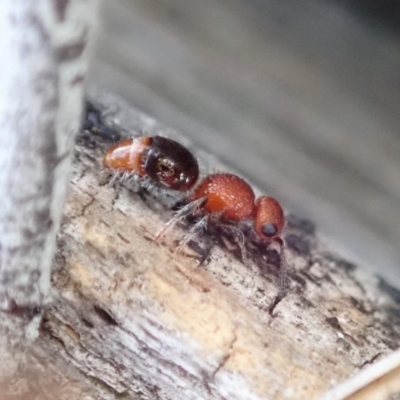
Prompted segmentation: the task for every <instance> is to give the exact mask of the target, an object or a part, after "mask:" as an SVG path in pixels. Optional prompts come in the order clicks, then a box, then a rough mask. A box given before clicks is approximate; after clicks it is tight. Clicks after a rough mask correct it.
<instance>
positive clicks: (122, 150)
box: [103, 136, 151, 176]
mask: <svg viewBox="0 0 400 400" xmlns="http://www.w3.org/2000/svg"><path fill="white" fill-rule="evenodd" d="M150 144H151V138H150V137H149V136H142V137H139V138H127V139H123V140H121V141H120V142H118V143H115V144H114V145H112V146H111V147H110V148H109V149H108V150H107V151H106V153H105V154H104V158H103V164H104V166H105V167H107V168H110V169H112V170H117V171H121V172H127V173H136V174H138V175H139V176H144V175H145V174H146V172H145V169H144V155H145V150H146V149H148V148H149V146H150Z"/></svg>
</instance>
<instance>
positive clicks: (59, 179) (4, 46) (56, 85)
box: [0, 0, 98, 376]
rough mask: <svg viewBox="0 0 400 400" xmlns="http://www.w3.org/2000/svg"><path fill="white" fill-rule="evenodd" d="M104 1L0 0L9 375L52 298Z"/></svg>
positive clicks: (2, 240) (0, 262)
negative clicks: (53, 270) (91, 56)
mask: <svg viewBox="0 0 400 400" xmlns="http://www.w3.org/2000/svg"><path fill="white" fill-rule="evenodd" d="M97 3H98V1H97V0H90V1H82V0H63V1H62V0H37V1H26V0H4V1H1V2H0V26H1V29H0V51H1V54H2V61H1V63H0V126H1V135H0V193H1V194H2V196H1V200H0V309H1V311H2V313H1V319H0V332H1V335H0V336H1V340H0V342H1V343H0V344H1V349H2V350H1V351H2V358H1V362H0V364H1V365H0V369H1V371H0V372H1V373H2V376H3V375H4V374H7V375H8V374H9V373H10V372H12V371H13V368H12V366H11V363H12V361H16V359H17V358H18V357H17V354H18V353H17V352H16V346H17V347H21V346H22V347H24V346H25V344H27V343H30V341H31V340H32V339H33V338H35V337H36V336H37V334H38V325H39V323H40V320H41V315H42V306H43V305H44V304H46V302H47V300H48V295H49V289H50V267H51V261H52V258H53V253H54V248H55V237H56V233H57V230H58V227H59V222H60V218H61V212H62V207H63V204H64V200H65V194H66V187H67V183H68V178H69V170H70V165H71V159H72V149H73V143H74V138H75V134H76V133H77V131H78V129H79V126H80V119H81V113H82V97H83V81H84V77H85V74H86V70H87V67H88V54H89V48H88V47H89V46H88V45H89V43H90V42H91V40H92V35H93V30H94V29H93V28H94V26H95V25H96V22H97V18H96V16H97V14H96V9H97ZM10 346H11V347H10ZM10 348H11V349H12V350H11V354H10V358H7V357H6V349H10ZM20 354H23V353H20ZM13 365H14V367H15V366H17V365H18V363H14V364H13Z"/></svg>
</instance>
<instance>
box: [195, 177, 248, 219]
mask: <svg viewBox="0 0 400 400" xmlns="http://www.w3.org/2000/svg"><path fill="white" fill-rule="evenodd" d="M202 197H205V198H206V199H207V200H206V203H205V204H204V207H203V209H204V210H205V211H207V212H209V213H219V214H221V216H223V217H224V218H226V219H228V220H231V221H242V220H244V219H249V218H252V217H253V214H254V200H255V196H254V192H253V189H252V188H251V187H250V185H249V184H248V183H247V182H245V181H244V180H243V179H241V178H239V177H238V176H236V175H232V174H214V175H208V176H207V177H206V178H205V179H204V180H203V181H202V182H201V183H200V184H199V185H198V186H197V187H196V188H195V190H194V192H193V195H192V196H191V199H192V200H197V199H200V198H202Z"/></svg>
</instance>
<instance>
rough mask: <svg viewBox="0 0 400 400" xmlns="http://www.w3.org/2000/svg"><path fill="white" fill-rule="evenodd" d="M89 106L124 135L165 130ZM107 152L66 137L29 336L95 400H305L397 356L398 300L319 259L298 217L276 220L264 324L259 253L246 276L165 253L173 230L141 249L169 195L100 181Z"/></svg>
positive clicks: (121, 111) (264, 281)
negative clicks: (44, 287)
mask: <svg viewBox="0 0 400 400" xmlns="http://www.w3.org/2000/svg"><path fill="white" fill-rule="evenodd" d="M94 99H95V101H96V102H97V104H98V105H99V106H100V107H103V112H104V113H103V117H104V118H105V121H106V122H108V123H118V124H120V126H121V127H122V128H123V132H125V133H126V134H132V133H133V134H135V132H140V131H143V130H144V131H146V132H148V133H150V134H169V135H173V134H174V132H173V131H171V130H170V129H166V128H164V127H163V126H161V125H159V124H158V123H157V122H156V121H154V120H153V119H151V118H149V117H146V116H144V115H142V114H140V113H138V112H137V111H135V110H134V109H128V108H127V107H126V106H125V105H124V104H123V103H120V102H118V101H115V100H114V99H112V98H111V99H110V98H109V97H102V96H100V95H98V94H96V95H95V97H94ZM106 114H108V116H107V117H105V115H106ZM109 143H110V141H107V140H105V139H104V138H103V137H101V136H99V135H95V134H90V133H85V134H82V135H81V136H80V138H79V141H78V144H77V147H76V159H75V163H74V173H73V177H72V181H71V186H70V191H69V198H68V203H67V206H66V210H65V214H64V217H63V221H62V229H61V232H60V234H59V239H58V252H57V256H56V259H55V263H54V273H53V288H54V290H53V300H54V301H53V304H52V306H51V308H50V309H49V310H48V312H47V313H46V321H45V323H44V326H43V333H42V340H43V341H44V343H46V346H47V347H49V348H51V349H53V352H54V351H55V352H56V354H57V355H58V356H61V357H62V358H63V359H64V360H66V361H67V362H68V363H69V364H71V365H73V366H74V367H76V368H77V369H79V370H80V371H82V372H83V373H84V374H85V375H88V376H92V377H95V380H96V382H98V383H101V386H102V385H104V386H102V387H103V389H104V388H106V390H105V392H103V394H102V395H99V397H98V398H107V399H111V398H114V397H113V396H115V397H118V396H123V397H124V398H132V399H136V398H138V399H173V400H179V399H185V400H190V399H201V400H204V399H230V400H234V399H240V400H245V399H277V400H278V399H296V400H298V399H316V398H317V397H318V396H319V395H321V394H322V393H323V392H324V391H325V390H327V389H329V388H331V387H333V386H334V385H335V384H337V383H338V382H340V381H343V380H345V379H346V378H347V377H349V376H351V375H352V374H354V373H355V372H356V371H358V370H359V369H360V368H362V367H363V366H365V365H366V364H368V363H369V362H371V361H373V360H375V359H376V358H379V357H381V356H383V355H384V354H386V353H388V352H390V351H391V350H393V349H394V348H396V347H398V346H399V344H400V293H399V292H398V291H396V290H395V289H394V288H392V287H391V286H390V285H388V284H387V283H385V282H384V281H382V280H380V279H378V278H376V277H374V276H371V275H369V274H368V273H366V272H365V271H364V270H363V269H362V268H360V267H357V266H355V265H353V264H350V263H348V262H346V261H345V260H343V259H341V258H340V257H339V256H338V255H335V254H334V253H332V252H331V251H330V250H329V249H328V248H327V246H326V245H324V244H322V243H321V242H320V241H319V240H318V239H317V237H316V235H315V232H314V227H313V225H312V224H311V223H309V222H307V221H301V220H298V219H296V218H295V217H294V216H290V217H289V224H288V225H289V226H288V228H287V230H286V233H285V237H286V241H287V243H288V257H287V258H288V265H289V288H290V290H289V293H288V295H287V296H286V297H285V298H284V299H283V300H282V301H281V302H280V303H279V304H277V306H276V308H275V310H274V312H273V314H272V315H271V314H270V313H269V308H270V306H271V304H272V302H273V300H274V297H275V294H276V292H277V286H276V283H277V276H276V272H277V271H276V268H275V267H274V265H270V266H268V265H267V263H266V262H265V260H264V259H260V255H259V254H258V253H254V254H253V255H254V260H255V261H254V262H255V264H254V267H255V268H254V271H251V270H249V269H247V268H245V267H244V266H243V264H242V263H241V262H240V261H239V260H238V259H236V258H235V257H234V256H233V255H232V253H231V252H229V251H226V250H225V249H223V248H221V247H219V246H214V247H213V249H212V252H211V259H210V262H209V263H207V264H206V265H204V266H202V267H198V266H197V259H196V257H197V253H196V250H193V249H189V248H188V249H187V253H186V254H183V255H180V256H176V255H174V254H173V250H174V248H175V247H176V240H175V239H177V238H179V237H180V235H182V230H180V229H176V230H174V232H173V233H172V234H171V235H168V237H167V238H166V240H165V241H164V242H162V243H160V244H154V243H153V242H152V239H153V238H154V236H155V234H156V233H157V232H158V230H159V229H161V228H162V227H163V224H164V223H165V222H166V221H167V220H168V218H169V217H170V216H171V211H170V210H169V208H168V207H165V206H164V204H167V203H170V202H171V201H173V200H174V199H173V198H170V197H169V196H166V195H165V194H164V195H162V194H159V193H153V194H149V195H146V194H145V193H144V194H141V195H138V194H135V193H133V192H131V191H129V190H127V189H126V188H119V189H115V188H113V187H110V186H107V185H100V184H99V182H103V180H104V176H103V171H102V168H101V157H102V152H103V151H104V149H105V147H106V146H107V145H108V144H109ZM185 143H186V144H187V142H185ZM200 162H201V163H202V164H203V165H204V164H211V165H218V164H216V163H215V161H213V160H212V159H205V158H204V157H203V156H202V157H201V158H200ZM209 167H210V165H208V167H207V168H209ZM218 168H222V166H221V165H220V164H219V165H218ZM182 229H183V230H184V229H185V228H182ZM204 239H205V237H203V240H204ZM203 240H201V241H200V243H202V241H203ZM271 260H272V261H273V259H271ZM272 264H273V263H272ZM135 396H136V397H135Z"/></svg>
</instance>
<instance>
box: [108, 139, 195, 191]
mask: <svg viewBox="0 0 400 400" xmlns="http://www.w3.org/2000/svg"><path fill="white" fill-rule="evenodd" d="M103 164H104V166H105V167H106V168H108V169H110V170H111V171H114V172H120V173H124V174H128V175H134V176H137V177H139V178H142V177H146V178H148V179H149V180H150V181H151V182H153V183H155V184H158V185H160V186H164V187H166V188H168V189H172V190H179V191H181V192H186V191H188V190H189V189H191V188H192V187H193V186H194V185H195V183H196V182H197V179H198V176H199V166H198V163H197V160H196V158H195V157H194V155H193V154H192V153H191V152H190V151H189V150H188V149H187V148H186V147H184V146H182V145H181V144H180V143H178V142H176V141H175V140H172V139H170V138H165V137H162V136H154V137H152V136H142V137H138V138H127V139H123V140H121V141H120V142H118V143H115V144H114V145H112V146H111V147H110V148H109V149H108V150H107V151H106V153H105V154H104V157H103Z"/></svg>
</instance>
